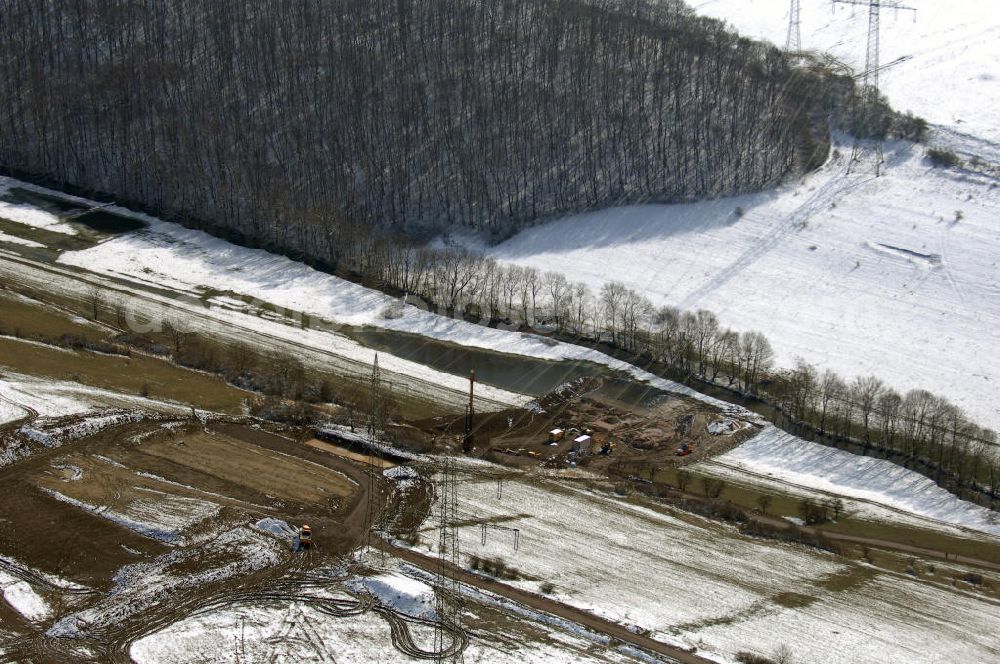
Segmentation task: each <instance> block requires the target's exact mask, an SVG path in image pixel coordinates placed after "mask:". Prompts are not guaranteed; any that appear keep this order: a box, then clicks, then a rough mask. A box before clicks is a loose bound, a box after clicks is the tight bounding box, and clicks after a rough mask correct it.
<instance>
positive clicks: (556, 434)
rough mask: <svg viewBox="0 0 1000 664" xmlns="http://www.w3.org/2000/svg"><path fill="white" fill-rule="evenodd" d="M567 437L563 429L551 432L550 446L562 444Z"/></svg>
mask: <svg viewBox="0 0 1000 664" xmlns="http://www.w3.org/2000/svg"><path fill="white" fill-rule="evenodd" d="M565 436H566V432H565V431H563V430H562V429H553V430H552V431H550V432H549V445H555V444H556V443H558V442H560V441H561V440H562V439H563V438H564V437H565Z"/></svg>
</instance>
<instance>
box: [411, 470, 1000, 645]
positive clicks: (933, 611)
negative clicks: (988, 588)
mask: <svg viewBox="0 0 1000 664" xmlns="http://www.w3.org/2000/svg"><path fill="white" fill-rule="evenodd" d="M458 501H459V510H460V512H468V513H470V514H474V515H476V519H474V520H472V522H471V523H470V524H469V525H468V526H464V527H462V528H461V529H460V533H459V535H460V539H461V546H462V552H463V554H465V555H472V554H475V555H479V556H483V557H493V556H499V557H502V558H503V559H504V560H505V561H506V562H507V564H508V565H510V566H512V567H514V568H516V569H517V570H518V571H519V572H520V574H521V575H522V579H523V580H521V581H515V582H512V583H513V584H514V585H517V586H521V587H524V588H526V589H529V590H537V589H538V588H539V586H540V585H541V583H543V582H546V581H547V582H551V583H552V584H553V586H554V591H553V594H554V596H555V597H556V599H559V600H561V601H564V602H566V603H568V604H571V605H574V606H578V607H580V608H584V609H587V610H591V611H593V612H595V613H598V614H600V615H603V616H606V617H608V618H611V619H613V620H616V621H619V622H622V623H625V624H632V625H635V626H636V627H637V628H640V629H646V630H650V631H651V632H652V635H653V636H654V638H657V639H660V640H662V641H665V642H670V643H677V644H680V645H697V646H698V652H699V654H701V655H707V656H710V657H713V658H716V659H718V660H719V661H726V662H732V661H733V657H734V655H735V653H736V652H738V651H740V650H752V651H756V652H758V653H761V654H769V653H772V652H774V650H775V649H776V648H778V647H779V646H780V645H782V644H784V645H787V646H788V647H790V648H791V651H792V653H793V655H794V656H795V661H801V662H810V664H826V663H830V664H834V663H837V664H839V663H841V662H846V661H850V662H866V663H881V662H884V663H886V664H888V663H890V662H891V663H895V662H903V661H905V662H913V663H919V662H927V663H928V664H929V663H932V662H934V663H936V662H942V661H963V662H988V661H994V660H995V659H996V658H997V657H1000V643H998V642H997V641H996V639H995V636H994V635H995V633H996V630H997V628H998V627H1000V617H998V616H1000V614H998V613H997V607H996V606H995V605H994V604H993V603H992V602H989V601H986V600H982V599H979V598H977V597H975V596H974V595H972V594H970V593H964V592H961V591H955V590H950V589H945V588H942V587H938V586H935V585H932V584H930V583H928V582H926V581H920V580H913V579H911V578H909V577H904V576H902V575H894V574H886V573H880V572H877V571H876V570H874V569H873V568H870V567H868V566H865V565H858V564H856V563H854V562H852V561H847V560H845V559H842V558H837V557H835V556H832V555H824V554H821V553H816V552H812V551H810V550H807V549H804V548H801V547H797V546H790V545H776V544H772V543H768V542H765V541H759V540H753V539H748V538H743V537H740V536H738V535H736V534H735V533H734V532H733V531H732V530H730V529H729V528H728V527H724V526H721V525H719V524H716V523H712V522H708V521H700V520H695V521H693V522H689V521H682V520H680V519H677V518H674V517H671V516H668V515H666V514H663V513H660V512H658V511H654V510H653V509H650V508H647V507H643V506H640V505H635V504H632V503H628V502H625V501H623V500H619V499H616V498H613V497H609V496H605V495H600V494H595V493H591V492H586V491H581V490H577V489H573V488H570V487H566V486H562V485H559V484H557V483H554V482H550V481H547V480H539V479H533V480H527V481H509V482H507V483H506V485H505V487H504V494H503V500H502V501H498V500H497V497H496V490H495V486H494V485H493V484H492V483H490V482H480V483H476V482H462V483H460V484H459V497H458ZM478 521H494V522H498V523H502V524H504V525H506V526H509V527H516V528H519V529H520V546H519V549H518V550H517V551H516V552H514V551H513V548H512V542H511V540H510V537H508V535H509V533H504V532H499V531H488V533H487V544H486V546H485V547H484V546H482V544H481V539H480V538H481V530H480V527H479V525H478ZM435 543H436V532H431V531H428V532H427V533H424V534H423V538H422V540H421V542H420V544H419V546H421V547H424V548H431V549H433V547H434V546H435Z"/></svg>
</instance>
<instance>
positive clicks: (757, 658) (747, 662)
mask: <svg viewBox="0 0 1000 664" xmlns="http://www.w3.org/2000/svg"><path fill="white" fill-rule="evenodd" d="M736 661H737V662H739V663H740V664H776V662H775V661H774V660H773V659H771V658H770V657H764V656H763V655H757V654H754V653H752V652H747V651H745V650H742V651H740V652H738V653H736Z"/></svg>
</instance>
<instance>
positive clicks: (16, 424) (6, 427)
mask: <svg viewBox="0 0 1000 664" xmlns="http://www.w3.org/2000/svg"><path fill="white" fill-rule="evenodd" d="M0 401H3V402H5V403H8V404H10V405H11V406H14V407H15V408H20V409H21V410H23V411H24V412H25V416H24V417H20V418H18V419H16V420H11V421H10V422H4V423H3V424H0V434H2V433H4V432H6V431H16V430H18V429H20V428H21V427H23V426H25V425H28V424H31V423H32V422H34V421H35V420H37V419H38V418H39V413H38V411H37V410H35V409H34V408H32V407H31V406H28V405H26V404H23V403H21V402H19V401H15V400H14V399H11V398H10V397H7V396H4V395H3V393H0Z"/></svg>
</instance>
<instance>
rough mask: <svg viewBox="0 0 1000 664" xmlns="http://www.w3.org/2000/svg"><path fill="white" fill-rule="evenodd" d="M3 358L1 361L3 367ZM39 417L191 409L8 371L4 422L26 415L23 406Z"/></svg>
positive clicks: (0, 416)
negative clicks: (121, 410) (106, 410)
mask: <svg viewBox="0 0 1000 664" xmlns="http://www.w3.org/2000/svg"><path fill="white" fill-rule="evenodd" d="M2 366H3V359H2V358H0V367H2ZM25 406H26V407H28V408H31V409H33V410H35V411H36V412H37V413H38V415H39V417H43V418H55V417H62V416H64V415H81V414H83V413H87V412H90V411H95V410H100V409H104V408H143V409H146V410H152V411H156V412H166V413H186V412H190V409H189V408H188V407H186V406H182V405H180V404H173V403H170V402H167V401H158V400H154V399H146V398H144V397H138V396H132V395H128V394H121V393H118V392H112V391H110V390H102V389H100V388H96V387H89V386H87V385H81V384H79V383H71V382H68V381H61V380H54V379H50V378H38V377H36V376H27V375H24V374H16V373H7V372H4V373H3V374H2V376H0V423H3V422H4V421H9V420H14V419H18V418H20V417H23V416H24V415H25V414H26V411H25V409H24V408H23V407H25Z"/></svg>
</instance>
